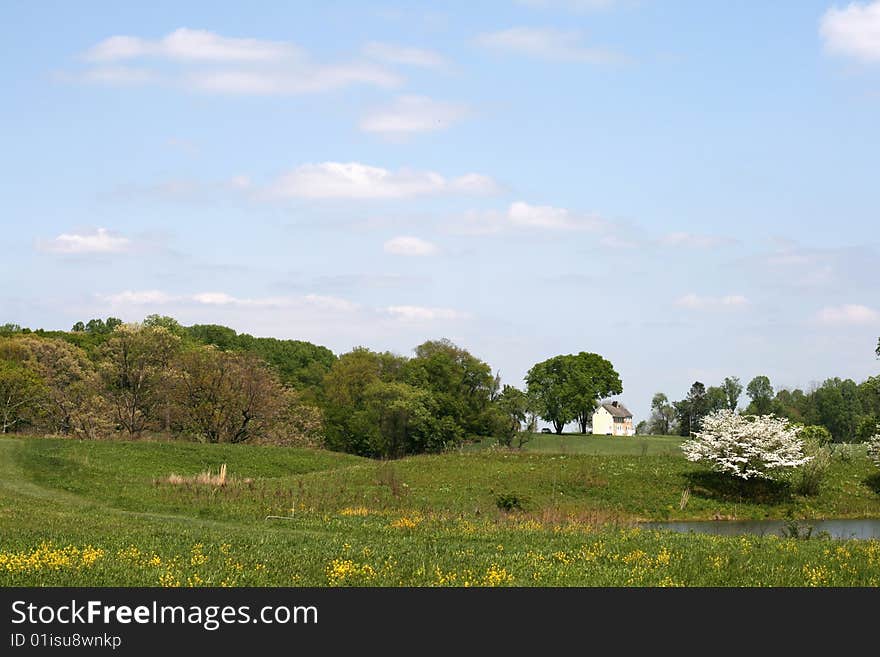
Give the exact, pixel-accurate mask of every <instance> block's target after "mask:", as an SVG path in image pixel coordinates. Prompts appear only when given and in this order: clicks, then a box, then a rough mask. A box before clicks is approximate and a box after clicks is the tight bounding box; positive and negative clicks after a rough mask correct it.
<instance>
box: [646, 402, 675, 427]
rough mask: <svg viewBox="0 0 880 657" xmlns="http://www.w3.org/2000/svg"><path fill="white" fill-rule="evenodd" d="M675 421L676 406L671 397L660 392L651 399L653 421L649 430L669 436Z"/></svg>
mask: <svg viewBox="0 0 880 657" xmlns="http://www.w3.org/2000/svg"><path fill="white" fill-rule="evenodd" d="M674 422H675V408H674V407H673V406H672V404H670V403H669V397H667V396H666V395H665V394H664V393H662V392H658V393H656V394H655V395H654V397H653V398H652V399H651V421H650V423H649V431H650V432H651V433H653V434H655V435H660V436H668V435H669V434H670V433H671V432H672V424H673V423H674Z"/></svg>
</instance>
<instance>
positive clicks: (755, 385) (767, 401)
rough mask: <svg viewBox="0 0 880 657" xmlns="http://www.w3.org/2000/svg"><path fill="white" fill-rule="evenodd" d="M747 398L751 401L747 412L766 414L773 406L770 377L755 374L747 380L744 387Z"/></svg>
mask: <svg viewBox="0 0 880 657" xmlns="http://www.w3.org/2000/svg"><path fill="white" fill-rule="evenodd" d="M746 392H747V393H748V395H749V399H751V400H752V403H751V404H750V405H749V410H748V412H749V413H750V414H753V415H767V414H768V413H769V412H770V411H771V410H772V408H773V386H772V385H770V379H768V378H767V377H766V376H763V375H761V376H756V377H755V378H754V379H752V380H751V381H749V385H748V387H747V388H746Z"/></svg>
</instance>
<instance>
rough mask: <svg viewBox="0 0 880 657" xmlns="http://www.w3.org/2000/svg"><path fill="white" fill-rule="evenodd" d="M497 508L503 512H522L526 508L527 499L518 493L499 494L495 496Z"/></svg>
mask: <svg viewBox="0 0 880 657" xmlns="http://www.w3.org/2000/svg"><path fill="white" fill-rule="evenodd" d="M495 506H497V507H498V508H499V509H500V510H501V511H506V512H508V513H510V512H511V511H522V510H523V508H524V507H525V499H523V498H522V497H521V496H520V495H517V494H516V493H498V494H497V495H496V496H495Z"/></svg>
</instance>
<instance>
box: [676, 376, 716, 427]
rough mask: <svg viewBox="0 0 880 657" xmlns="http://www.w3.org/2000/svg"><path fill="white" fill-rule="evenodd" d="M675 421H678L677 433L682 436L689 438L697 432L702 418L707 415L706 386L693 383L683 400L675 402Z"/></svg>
mask: <svg viewBox="0 0 880 657" xmlns="http://www.w3.org/2000/svg"><path fill="white" fill-rule="evenodd" d="M673 406H674V407H675V414H676V419H677V420H678V432H679V434H680V435H682V436H690V435H691V434H692V433H694V432H696V431H699V430H700V428H701V426H702V423H703V418H704V417H705V416H706V415H707V414H708V412H709V411H708V403H707V399H706V386H705V385H704V384H703V383H702V382H700V381H695V382H694V384H693V385H692V386H691V389H690V390H689V391H688V395H687V397H686V398H685V399H683V400H681V401H678V402H675V403H674V404H673Z"/></svg>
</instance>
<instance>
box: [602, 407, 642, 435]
mask: <svg viewBox="0 0 880 657" xmlns="http://www.w3.org/2000/svg"><path fill="white" fill-rule="evenodd" d="M593 435H594V436H635V435H636V430H635V427H633V416H632V413H630V412H629V411H628V410H627V409H626V406H624V405H623V404H621V403H620V402H618V401H612V402H603V403H601V404H599V408H597V409H596V412H595V413H593Z"/></svg>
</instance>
